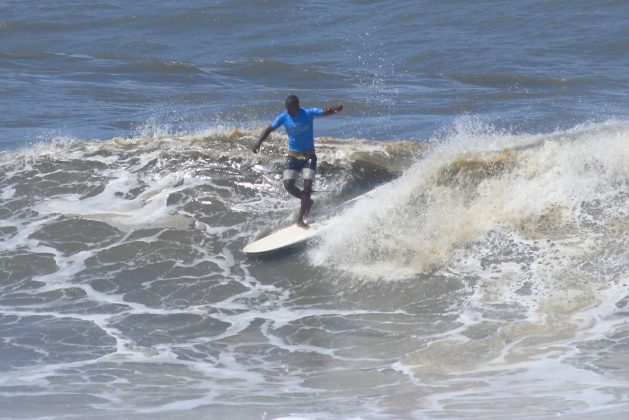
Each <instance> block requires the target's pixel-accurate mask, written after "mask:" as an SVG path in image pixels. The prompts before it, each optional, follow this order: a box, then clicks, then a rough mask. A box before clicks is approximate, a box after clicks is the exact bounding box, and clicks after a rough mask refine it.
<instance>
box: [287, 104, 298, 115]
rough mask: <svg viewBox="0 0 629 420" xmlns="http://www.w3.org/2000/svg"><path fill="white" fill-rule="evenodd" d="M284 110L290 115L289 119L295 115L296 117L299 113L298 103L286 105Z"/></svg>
mask: <svg viewBox="0 0 629 420" xmlns="http://www.w3.org/2000/svg"><path fill="white" fill-rule="evenodd" d="M286 110H287V111H288V113H289V114H290V115H291V117H294V116H295V115H297V111H299V102H298V103H290V104H287V105H286Z"/></svg>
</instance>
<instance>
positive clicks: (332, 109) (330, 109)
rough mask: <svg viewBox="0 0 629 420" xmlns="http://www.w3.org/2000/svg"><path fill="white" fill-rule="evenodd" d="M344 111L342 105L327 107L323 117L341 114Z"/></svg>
mask: <svg viewBox="0 0 629 420" xmlns="http://www.w3.org/2000/svg"><path fill="white" fill-rule="evenodd" d="M342 110H343V105H341V104H337V105H334V106H333V107H326V108H323V116H324V117H327V116H328V115H333V114H337V113H339V112H341V111H342Z"/></svg>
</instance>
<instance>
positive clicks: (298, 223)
mask: <svg viewBox="0 0 629 420" xmlns="http://www.w3.org/2000/svg"><path fill="white" fill-rule="evenodd" d="M297 226H299V227H300V228H302V229H306V230H308V229H310V225H308V224H307V223H306V222H304V221H303V220H298V221H297Z"/></svg>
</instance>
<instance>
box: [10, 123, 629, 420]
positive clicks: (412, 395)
mask: <svg viewBox="0 0 629 420" xmlns="http://www.w3.org/2000/svg"><path fill="white" fill-rule="evenodd" d="M255 134H256V133H255V132H254V131H250V130H248V129H243V128H235V127H226V128H216V129H212V130H206V131H203V132H199V133H197V134H168V133H161V134H159V133H158V134H146V135H143V136H138V137H134V138H114V139H110V140H107V141H78V140H74V141H70V140H59V141H56V142H53V143H49V144H38V145H35V146H33V147H30V148H25V149H22V150H18V151H15V152H6V153H4V154H2V155H0V180H1V183H0V214H2V218H1V220H0V238H1V240H0V279H1V280H0V330H1V331H2V341H1V342H0V353H1V355H2V357H1V358H0V399H1V401H2V404H0V416H2V417H11V416H13V415H14V413H21V414H22V415H24V416H27V417H28V416H37V415H39V414H38V413H43V412H47V413H49V414H50V415H51V416H53V417H57V418H64V417H68V416H73V415H77V413H81V415H92V416H103V415H106V416H110V415H112V414H116V415H122V416H125V417H130V418H172V417H173V416H175V417H176V416H182V415H186V416H188V415H191V414H192V415H194V416H214V417H259V416H260V413H261V412H263V411H264V412H265V413H266V414H265V416H266V417H267V418H276V417H281V416H287V415H297V416H307V417H308V418H333V417H343V416H347V415H357V416H363V417H365V418H374V417H409V416H427V417H431V416H439V415H444V416H449V417H462V418H464V417H469V416H471V413H473V415H474V416H475V417H477V416H488V417H491V416H494V417H503V416H505V415H507V414H508V415H510V416H514V417H516V418H518V417H521V418H524V417H528V416H536V417H541V418H543V417H548V416H553V417H555V416H557V415H565V416H579V415H585V416H594V417H596V416H601V415H606V416H610V415H611V416H618V415H620V414H621V413H623V412H625V411H626V409H627V403H626V399H625V397H624V396H625V395H626V393H627V391H628V388H629V386H628V384H629V372H627V370H626V366H627V360H626V352H624V351H623V349H626V348H627V346H628V345H629V341H628V340H629V338H628V336H627V327H626V314H627V312H626V308H627V302H629V290H628V289H627V279H628V276H629V255H628V249H629V246H628V245H629V235H628V233H629V123H627V122H626V121H614V120H612V121H608V122H605V123H590V124H583V125H580V126H576V127H573V128H571V129H568V130H559V131H555V132H551V133H546V134H511V133H508V132H503V131H500V130H497V129H495V128H492V127H489V126H487V125H484V124H482V123H481V122H479V121H478V120H475V119H472V118H461V119H459V120H458V122H457V123H456V124H454V125H453V126H452V127H451V128H450V129H448V130H444V131H443V132H441V133H440V134H439V135H437V136H435V137H434V138H432V139H430V141H428V142H425V143H417V142H404V141H396V142H391V141H380V142H378V141H371V140H370V141H365V140H361V139H337V138H322V139H320V141H319V145H318V155H319V162H320V163H319V177H318V179H317V187H316V188H317V190H318V191H319V192H318V193H317V194H316V207H315V208H314V210H313V211H314V212H315V214H319V215H323V214H326V213H327V212H328V211H329V210H328V209H331V208H334V207H335V206H336V205H337V204H338V203H341V202H343V201H345V200H347V199H349V198H351V197H354V196H356V195H358V194H361V193H362V192H364V191H366V190H368V189H371V188H373V187H374V186H377V189H376V190H375V191H374V195H373V197H372V198H371V199H369V200H366V201H363V202H358V203H357V204H356V205H354V206H353V207H350V208H349V209H347V210H346V211H345V213H343V214H341V215H340V216H338V217H337V218H336V219H335V226H334V228H333V229H332V230H331V231H330V233H329V234H327V235H326V236H325V237H324V238H322V239H321V240H320V241H319V242H317V243H314V244H312V246H310V247H309V248H308V249H307V250H305V251H302V252H294V253H292V254H287V255H283V256H279V257H275V258H272V259H266V260H251V259H247V258H245V257H244V256H243V255H242V253H241V249H242V247H243V246H244V245H245V244H246V243H247V242H248V241H249V240H251V239H252V238H254V237H256V236H259V235H263V234H265V233H267V232H269V231H270V230H272V229H273V228H276V227H278V226H281V225H284V224H286V223H290V220H291V219H292V217H294V214H295V210H296V206H297V203H296V202H295V200H294V199H291V198H290V197H288V195H287V194H286V193H285V192H284V191H283V189H282V186H281V180H280V173H281V170H282V163H283V158H282V154H283V148H284V144H285V141H286V139H285V137H284V136H282V135H274V136H273V138H272V139H271V140H270V141H269V142H268V143H265V146H264V147H263V150H262V152H261V154H259V155H254V154H252V153H251V152H250V151H249V147H250V146H251V144H252V143H253V142H254V141H255ZM59 401H65V402H66V403H65V405H59ZM356 401H364V402H365V403H364V404H360V405H358V406H357V405H356ZM498 402H499V403H498ZM52 406H54V408H52V409H51V408H50V407H52ZM521 407H526V408H527V409H526V412H525V413H523V414H522V415H519V414H517V413H518V412H520V411H518V410H520V408H521ZM513 413H516V414H515V415H514V414H513Z"/></svg>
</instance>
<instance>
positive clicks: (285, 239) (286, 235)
mask: <svg viewBox="0 0 629 420" xmlns="http://www.w3.org/2000/svg"><path fill="white" fill-rule="evenodd" d="M374 191H375V190H371V191H369V192H367V193H365V194H363V195H360V196H358V197H355V198H353V199H351V200H349V201H346V202H345V203H343V204H342V205H341V206H338V207H346V206H347V205H348V204H351V203H353V202H355V201H358V200H361V199H363V198H367V197H370V196H372V195H373V193H374ZM338 207H336V208H338ZM332 220H333V218H329V219H326V220H323V221H321V222H318V223H312V224H310V229H304V228H301V227H299V226H297V225H292V226H289V227H286V228H283V229H280V230H278V231H276V232H274V233H272V234H270V235H268V236H265V237H263V238H261V239H258V240H257V241H253V242H251V243H250V244H248V245H247V246H245V247H244V248H243V250H242V251H243V252H244V253H245V254H248V255H262V254H266V253H269V252H273V251H279V250H281V249H284V248H288V247H290V246H293V245H298V244H301V243H303V242H306V241H308V240H309V239H313V238H315V237H317V236H319V235H322V234H323V233H324V232H325V231H326V230H328V228H329V227H330V226H331V224H332Z"/></svg>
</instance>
